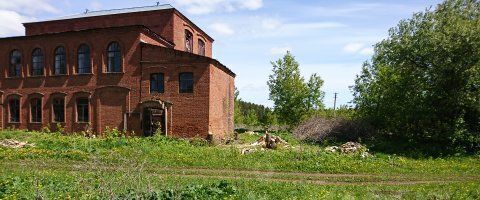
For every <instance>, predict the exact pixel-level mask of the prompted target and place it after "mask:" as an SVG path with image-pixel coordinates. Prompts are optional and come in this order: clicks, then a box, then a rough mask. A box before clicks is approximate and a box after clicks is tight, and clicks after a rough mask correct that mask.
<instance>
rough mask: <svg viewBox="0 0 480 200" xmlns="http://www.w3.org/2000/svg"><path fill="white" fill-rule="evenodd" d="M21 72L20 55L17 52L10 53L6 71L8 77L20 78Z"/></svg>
mask: <svg viewBox="0 0 480 200" xmlns="http://www.w3.org/2000/svg"><path fill="white" fill-rule="evenodd" d="M21 72H22V54H21V53H20V51H18V50H13V51H12V53H10V68H9V69H8V76H9V77H20V75H21V74H20V73H21Z"/></svg>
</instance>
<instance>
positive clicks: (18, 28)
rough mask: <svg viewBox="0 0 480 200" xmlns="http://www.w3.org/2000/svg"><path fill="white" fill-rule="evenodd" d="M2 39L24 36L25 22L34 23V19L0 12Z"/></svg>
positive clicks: (6, 11) (3, 11) (0, 35)
mask: <svg viewBox="0 0 480 200" xmlns="http://www.w3.org/2000/svg"><path fill="white" fill-rule="evenodd" d="M0 19H2V22H1V23H0V37H9V36H19V35H23V34H24V32H25V29H24V27H23V25H22V23H23V22H26V21H32V20H33V18H29V17H25V16H22V15H20V14H18V13H17V12H14V11H8V10H0Z"/></svg>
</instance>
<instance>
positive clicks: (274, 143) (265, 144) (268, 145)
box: [241, 133, 290, 154]
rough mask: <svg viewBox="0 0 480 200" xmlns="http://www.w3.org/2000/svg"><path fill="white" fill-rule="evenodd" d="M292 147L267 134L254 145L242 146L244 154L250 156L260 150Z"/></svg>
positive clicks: (277, 137) (279, 138)
mask: <svg viewBox="0 0 480 200" xmlns="http://www.w3.org/2000/svg"><path fill="white" fill-rule="evenodd" d="M280 146H281V147H290V145H288V143H287V142H286V141H285V140H283V139H282V138H281V137H279V136H274V135H270V134H268V133H266V134H265V135H263V136H262V137H260V138H259V139H258V140H257V141H255V142H254V143H252V144H249V145H246V146H242V147H241V148H242V150H241V152H242V154H249V153H253V152H254V151H256V150H257V149H258V148H260V150H262V151H264V150H266V149H276V148H277V147H280Z"/></svg>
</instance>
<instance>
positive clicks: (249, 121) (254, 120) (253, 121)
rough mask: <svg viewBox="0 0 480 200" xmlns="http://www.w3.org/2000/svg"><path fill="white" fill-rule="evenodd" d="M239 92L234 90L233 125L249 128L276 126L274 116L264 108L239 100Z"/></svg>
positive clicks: (269, 110)
mask: <svg viewBox="0 0 480 200" xmlns="http://www.w3.org/2000/svg"><path fill="white" fill-rule="evenodd" d="M238 95H239V91H238V90H237V89H235V113H234V114H235V116H234V117H235V118H234V119H235V124H236V125H247V126H250V127H257V126H263V127H269V126H271V125H275V124H277V122H276V116H275V114H274V113H273V112H272V110H271V109H270V108H268V107H266V106H263V105H259V104H254V103H250V102H246V101H244V100H242V99H240V97H239V96H238Z"/></svg>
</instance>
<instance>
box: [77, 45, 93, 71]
mask: <svg viewBox="0 0 480 200" xmlns="http://www.w3.org/2000/svg"><path fill="white" fill-rule="evenodd" d="M77 60H78V66H77V73H78V74H89V73H92V70H91V64H90V47H88V45H86V44H82V45H80V47H79V48H78V52H77Z"/></svg>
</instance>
